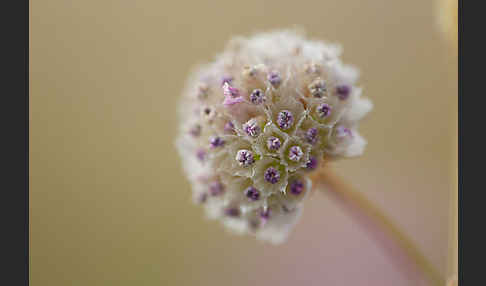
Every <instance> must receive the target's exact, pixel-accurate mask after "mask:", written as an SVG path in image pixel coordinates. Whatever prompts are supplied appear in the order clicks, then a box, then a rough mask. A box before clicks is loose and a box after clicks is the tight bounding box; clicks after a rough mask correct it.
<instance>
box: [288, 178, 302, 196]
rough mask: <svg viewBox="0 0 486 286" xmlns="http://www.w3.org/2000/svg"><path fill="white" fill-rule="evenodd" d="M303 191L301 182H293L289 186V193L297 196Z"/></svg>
mask: <svg viewBox="0 0 486 286" xmlns="http://www.w3.org/2000/svg"><path fill="white" fill-rule="evenodd" d="M303 190H304V183H303V182H302V181H301V180H295V181H293V182H292V183H291V184H290V193H291V194H293V195H299V194H300V193H302V191H303Z"/></svg>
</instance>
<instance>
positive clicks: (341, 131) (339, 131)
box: [336, 126, 353, 139]
mask: <svg viewBox="0 0 486 286" xmlns="http://www.w3.org/2000/svg"><path fill="white" fill-rule="evenodd" d="M352 135H353V134H352V132H351V130H349V129H348V128H346V127H344V126H338V127H337V128H336V137H337V138H339V139H344V138H346V137H348V136H349V137H351V136H352Z"/></svg>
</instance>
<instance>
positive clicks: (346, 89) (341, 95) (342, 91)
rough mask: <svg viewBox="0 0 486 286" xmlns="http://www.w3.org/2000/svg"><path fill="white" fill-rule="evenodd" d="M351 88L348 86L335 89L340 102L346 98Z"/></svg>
mask: <svg viewBox="0 0 486 286" xmlns="http://www.w3.org/2000/svg"><path fill="white" fill-rule="evenodd" d="M350 92H351V88H350V87H349V86H348V85H339V86H337V87H336V93H337V95H338V97H339V99H341V100H345V99H347V98H348V96H349V93H350Z"/></svg>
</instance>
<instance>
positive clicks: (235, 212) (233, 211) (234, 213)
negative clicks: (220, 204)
mask: <svg viewBox="0 0 486 286" xmlns="http://www.w3.org/2000/svg"><path fill="white" fill-rule="evenodd" d="M224 214H225V215H227V216H230V217H239V216H240V209H239V208H237V207H230V208H227V209H226V210H225V211H224Z"/></svg>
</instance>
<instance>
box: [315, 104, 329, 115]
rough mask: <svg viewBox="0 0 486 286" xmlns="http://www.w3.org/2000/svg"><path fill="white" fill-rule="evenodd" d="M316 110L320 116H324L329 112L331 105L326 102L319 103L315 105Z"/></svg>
mask: <svg viewBox="0 0 486 286" xmlns="http://www.w3.org/2000/svg"><path fill="white" fill-rule="evenodd" d="M316 111H317V115H319V117H320V118H326V117H328V116H329V115H330V114H331V106H330V105H329V104H327V103H321V104H319V105H318V106H317V109H316Z"/></svg>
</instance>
